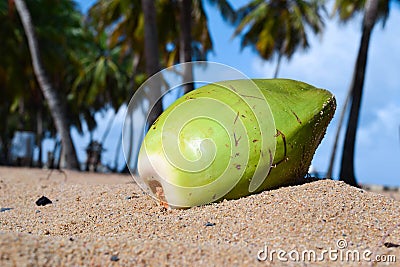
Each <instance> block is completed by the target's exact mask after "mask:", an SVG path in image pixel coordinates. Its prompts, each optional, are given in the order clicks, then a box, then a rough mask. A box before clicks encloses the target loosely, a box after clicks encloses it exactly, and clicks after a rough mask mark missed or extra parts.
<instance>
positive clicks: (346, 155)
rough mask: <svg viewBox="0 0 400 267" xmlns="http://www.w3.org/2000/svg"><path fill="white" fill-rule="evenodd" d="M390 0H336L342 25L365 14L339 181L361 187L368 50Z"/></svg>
mask: <svg viewBox="0 0 400 267" xmlns="http://www.w3.org/2000/svg"><path fill="white" fill-rule="evenodd" d="M389 2H390V1H389V0H366V1H365V0H357V1H353V0H352V1H350V0H337V1H336V3H335V7H334V12H336V13H338V14H339V18H340V20H341V21H343V22H347V21H348V20H349V19H350V18H352V17H353V16H354V15H355V14H357V13H358V12H360V11H363V12H364V17H363V21H362V34H361V41H360V47H359V50H358V54H357V60H356V64H355V66H354V72H353V79H352V82H351V85H350V89H349V90H350V91H349V95H350V100H349V101H350V114H349V120H348V123H347V128H346V135H345V141H344V145H343V152H342V161H341V169H340V175H339V176H340V180H342V181H344V182H346V183H348V184H350V185H353V186H358V184H357V180H356V177H355V173H354V147H355V141H356V132H357V126H358V120H359V114H360V107H361V99H362V94H363V87H364V79H365V70H366V66H367V57H368V48H369V43H370V39H371V34H372V30H373V28H374V26H375V25H376V23H377V21H378V20H379V19H382V20H383V22H385V21H386V19H387V17H388V14H389Z"/></svg>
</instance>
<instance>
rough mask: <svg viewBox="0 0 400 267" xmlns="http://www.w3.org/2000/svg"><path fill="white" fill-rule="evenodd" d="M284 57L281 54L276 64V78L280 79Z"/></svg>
mask: <svg viewBox="0 0 400 267" xmlns="http://www.w3.org/2000/svg"><path fill="white" fill-rule="evenodd" d="M282 55H283V53H281V52H279V54H278V60H277V62H276V67H275V73H274V78H278V74H279V70H280V68H281V62H282Z"/></svg>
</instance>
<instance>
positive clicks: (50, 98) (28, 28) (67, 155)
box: [14, 0, 79, 169]
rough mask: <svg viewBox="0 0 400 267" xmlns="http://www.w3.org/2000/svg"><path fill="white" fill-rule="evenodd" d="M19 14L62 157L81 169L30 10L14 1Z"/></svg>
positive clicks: (71, 167) (65, 113) (62, 105)
mask: <svg viewBox="0 0 400 267" xmlns="http://www.w3.org/2000/svg"><path fill="white" fill-rule="evenodd" d="M14 1H15V6H16V9H17V12H18V14H19V16H20V18H21V22H22V25H23V27H24V31H25V35H26V37H27V39H28V45H29V50H30V53H31V58H32V65H33V70H34V72H35V75H36V79H37V80H38V83H39V86H40V89H41V90H42V92H43V95H44V97H45V99H46V101H47V104H48V106H49V110H50V113H51V116H52V118H53V121H54V125H55V127H56V129H57V132H58V134H59V135H60V138H61V143H62V147H63V149H62V151H63V152H62V157H63V158H64V160H65V168H67V169H79V164H78V159H77V156H76V151H75V147H74V144H73V142H72V138H71V134H70V131H69V125H68V122H67V111H66V107H65V103H63V101H62V98H61V97H59V96H58V94H57V91H56V90H55V88H53V87H52V85H51V84H50V81H49V79H48V77H47V74H46V73H45V70H44V68H43V66H42V62H41V59H40V52H39V49H38V44H37V39H36V35H35V32H34V29H33V25H32V20H31V16H30V13H29V10H28V8H27V7H26V5H25V2H24V1H23V0H14Z"/></svg>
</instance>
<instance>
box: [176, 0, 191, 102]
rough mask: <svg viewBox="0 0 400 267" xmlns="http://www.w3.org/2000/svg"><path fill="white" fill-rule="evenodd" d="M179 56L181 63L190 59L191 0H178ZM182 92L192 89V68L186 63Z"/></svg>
mask: <svg viewBox="0 0 400 267" xmlns="http://www.w3.org/2000/svg"><path fill="white" fill-rule="evenodd" d="M179 11H180V12H179V25H180V34H179V45H180V51H179V58H180V62H181V63H185V62H191V61H192V26H191V24H192V0H180V1H179ZM183 84H184V87H183V88H184V89H183V92H184V94H186V93H188V92H190V91H192V90H193V89H194V83H193V69H192V66H191V65H188V64H186V65H185V66H184V67H183Z"/></svg>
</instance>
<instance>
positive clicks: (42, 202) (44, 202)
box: [35, 196, 53, 206]
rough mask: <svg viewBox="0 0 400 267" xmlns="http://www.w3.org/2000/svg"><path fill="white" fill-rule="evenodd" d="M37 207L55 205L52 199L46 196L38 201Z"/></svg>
mask: <svg viewBox="0 0 400 267" xmlns="http://www.w3.org/2000/svg"><path fill="white" fill-rule="evenodd" d="M35 203H36V205H38V206H46V205H47V204H51V203H53V202H52V201H51V200H50V199H48V198H47V197H45V196H41V197H40V198H39V199H38V200H36V202H35Z"/></svg>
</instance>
